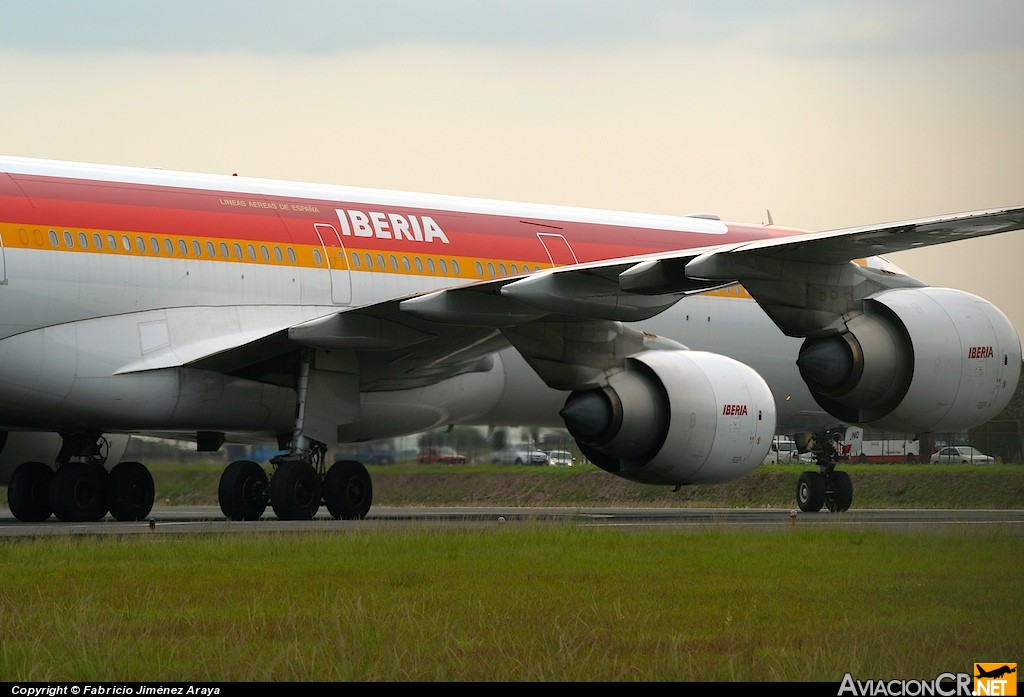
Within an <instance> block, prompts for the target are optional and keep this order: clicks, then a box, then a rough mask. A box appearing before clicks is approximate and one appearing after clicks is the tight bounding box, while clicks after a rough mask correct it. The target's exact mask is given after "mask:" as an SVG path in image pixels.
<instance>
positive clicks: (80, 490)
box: [50, 462, 108, 523]
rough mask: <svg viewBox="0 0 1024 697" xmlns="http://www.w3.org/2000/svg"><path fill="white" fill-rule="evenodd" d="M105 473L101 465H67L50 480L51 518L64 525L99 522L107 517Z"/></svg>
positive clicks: (75, 463) (78, 463) (81, 463)
mask: <svg viewBox="0 0 1024 697" xmlns="http://www.w3.org/2000/svg"><path fill="white" fill-rule="evenodd" d="M107 477H108V475H107V470H105V469H104V468H103V465H98V464H94V463H86V462H67V463H65V464H63V465H61V466H60V467H59V468H58V469H57V471H56V472H54V473H53V478H52V479H51V480H50V503H51V504H52V505H53V512H54V514H55V515H56V516H57V517H58V518H60V519H61V520H62V521H64V522H66V523H70V522H75V523H82V522H87V521H98V520H102V519H103V516H105V515H106V514H107Z"/></svg>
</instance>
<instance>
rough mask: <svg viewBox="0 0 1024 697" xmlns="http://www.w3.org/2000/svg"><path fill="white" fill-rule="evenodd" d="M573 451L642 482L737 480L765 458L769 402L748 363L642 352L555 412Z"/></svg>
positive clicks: (771, 419) (770, 432) (771, 429)
mask: <svg viewBox="0 0 1024 697" xmlns="http://www.w3.org/2000/svg"><path fill="white" fill-rule="evenodd" d="M561 414H562V418H563V419H564V420H565V424H566V427H567V428H568V429H569V432H570V433H571V434H572V435H573V437H574V438H575V439H576V442H577V443H578V444H579V446H580V450H581V452H582V453H583V454H584V455H585V456H586V457H587V459H589V460H590V461H591V462H593V463H594V464H596V465H598V466H599V467H601V468H602V469H604V470H606V471H608V472H611V473H612V474H615V475H618V476H620V477H623V478H625V479H630V480H633V481H637V482H642V483H646V484H671V485H680V484H714V483H720V482H727V481H732V480H734V479H739V478H740V477H742V476H744V475H746V474H747V473H748V472H750V471H751V470H753V469H754V468H755V467H756V466H757V465H758V464H760V463H761V462H762V461H763V460H764V458H765V456H766V455H767V454H768V449H769V448H770V447H771V441H772V437H773V436H774V434H775V400H774V397H773V396H772V393H771V390H770V389H769V387H768V385H767V383H765V381H764V380H763V379H762V378H761V376H760V375H758V374H757V373H756V372H755V371H754V370H753V369H752V368H750V367H749V366H746V365H744V364H743V363H740V362H739V361H736V360H734V359H732V358H728V357H726V356H721V355H717V354H713V353H705V352H701V351H678V350H665V351H644V352H641V353H637V354H634V355H633V356H630V357H628V358H627V359H626V361H625V366H624V368H623V369H622V370H620V371H618V372H615V373H612V374H611V375H609V377H608V380H607V384H606V385H604V386H603V387H600V388H595V389H589V390H577V391H575V392H573V393H571V394H570V395H569V398H568V399H567V400H566V402H565V406H564V407H563V408H562V411H561Z"/></svg>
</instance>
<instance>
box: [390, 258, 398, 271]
mask: <svg viewBox="0 0 1024 697" xmlns="http://www.w3.org/2000/svg"><path fill="white" fill-rule="evenodd" d="M391 270H392V271H398V259H397V258H396V257H395V255H394V254H392V255H391Z"/></svg>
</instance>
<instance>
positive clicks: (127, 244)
mask: <svg viewBox="0 0 1024 697" xmlns="http://www.w3.org/2000/svg"><path fill="white" fill-rule="evenodd" d="M121 246H122V247H124V251H126V252H130V251H132V241H131V240H130V239H129V238H128V235H121Z"/></svg>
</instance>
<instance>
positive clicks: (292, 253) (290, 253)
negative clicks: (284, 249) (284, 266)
mask: <svg viewBox="0 0 1024 697" xmlns="http://www.w3.org/2000/svg"><path fill="white" fill-rule="evenodd" d="M288 261H290V262H291V263H293V264H294V263H296V262H297V261H298V260H297V259H296V258H295V250H294V249H292V248H291V247H289V248H288Z"/></svg>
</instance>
